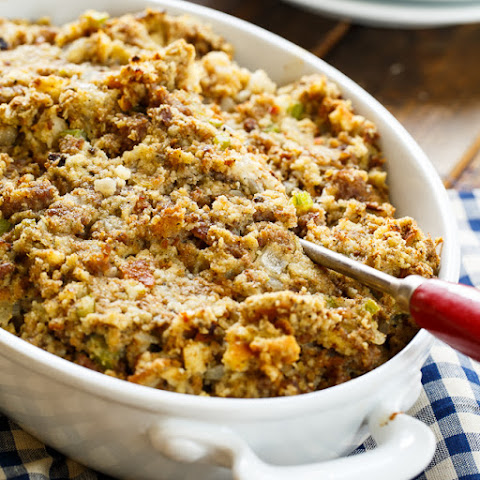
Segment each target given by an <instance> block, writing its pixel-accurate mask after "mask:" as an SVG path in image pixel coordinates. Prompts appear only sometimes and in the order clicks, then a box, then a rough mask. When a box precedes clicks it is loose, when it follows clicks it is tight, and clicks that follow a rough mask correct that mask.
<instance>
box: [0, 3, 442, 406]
mask: <svg viewBox="0 0 480 480" xmlns="http://www.w3.org/2000/svg"><path fill="white" fill-rule="evenodd" d="M0 37H1V38H0V48H1V52H0V71H1V76H0V150H1V154H0V322H1V326H2V327H3V328H4V329H6V330H8V331H9V332H11V333H14V334H16V335H18V336H20V337H21V338H23V339H24V340H26V341H28V342H30V343H32V344H34V345H37V346H39V347H41V348H43V349H45V350H47V351H49V352H52V353H54V354H56V355H59V356H61V357H63V358H66V359H68V360H71V361H73V362H75V363H78V364H80V365H83V366H85V367H88V368H91V369H94V370H97V371H100V372H104V373H106V374H108V375H111V376H115V377H118V378H122V379H126V380H129V381H131V382H135V383H139V384H142V385H147V386H150V387H154V388H160V389H164V390H170V391H175V392H180V393H189V394H198V395H214V396H221V397H268V396H279V395H295V394H300V393H307V392H311V391H315V390H319V389H322V388H325V387H328V386H331V385H335V384H338V383H341V382H344V381H347V380H349V379H351V378H353V377H356V376H358V375H361V374H363V373H365V372H367V371H369V370H371V369H373V368H375V367H377V366H378V365H380V364H382V363H384V362H385V361H386V360H388V359H389V358H390V357H392V356H393V355H394V354H395V353H397V352H398V351H399V350H400V349H401V348H403V347H404V346H405V345H406V343H408V341H409V340H410V339H411V338H412V337H413V335H414V334H415V333H416V330H417V329H416V327H415V326H414V325H413V323H412V322H411V320H410V318H409V317H408V316H407V315H405V314H403V313H401V312H400V310H399V309H398V307H397V305H396V304H395V302H394V301H393V299H392V298H391V297H390V296H388V295H386V294H381V293H379V292H376V291H372V290H371V289H369V288H367V287H365V286H363V285H361V284H359V283H358V282H356V281H354V280H351V279H348V278H346V277H344V276H342V275H340V274H337V273H335V272H332V271H329V270H327V269H324V268H322V267H320V266H318V265H315V264H314V263H313V262H312V261H311V260H310V259H309V258H308V257H307V256H306V255H305V254H304V253H303V251H302V248H301V246H300V244H299V242H298V236H300V237H303V238H306V239H307V240H310V241H312V242H316V243H319V244H321V245H323V246H326V247H328V248H330V249H332V250H335V251H337V252H340V253H343V254H345V255H348V256H350V257H352V258H355V259H357V260H359V261H362V262H364V263H366V264H368V265H370V266H373V267H375V268H378V269H380V270H383V271H385V272H387V273H389V274H391V275H394V276H397V277H404V276H406V275H409V274H418V275H422V276H425V277H431V276H433V275H435V274H436V273H437V270H438V266H439V257H438V254H437V247H438V245H439V243H440V240H435V241H434V240H432V239H431V238H430V237H429V236H427V235H425V234H423V233H422V231H421V230H420V229H419V227H418V226H417V224H416V223H415V221H414V220H413V219H411V218H408V217H406V218H400V219H396V218H394V213H395V210H394V207H393V206H392V205H391V204H390V203H389V200H388V189H387V186H386V173H385V171H384V169H383V164H384V158H383V155H382V152H381V150H380V148H379V143H378V133H377V130H376V127H375V125H374V124H373V123H372V122H370V121H369V120H367V119H365V118H363V117H362V116H360V115H357V114H355V112H354V110H353V108H352V106H351V104H350V102H349V101H348V100H346V99H344V98H343V97H342V95H341V92H340V91H339V90H338V88H337V87H336V85H334V84H332V83H331V82H330V81H329V80H328V79H326V78H325V77H323V76H321V75H312V76H308V77H303V78H301V79H299V80H298V81H296V82H294V83H292V84H289V85H285V86H281V87H279V86H277V85H275V83H274V82H273V81H272V80H270V79H269V77H268V76H267V74H266V73H265V72H263V71H261V70H258V71H255V72H250V71H248V70H246V69H244V68H242V67H240V66H238V65H237V64H236V63H235V62H234V60H233V59H232V54H233V50H232V47H231V45H229V44H228V43H227V42H225V41H224V40H223V39H222V38H221V37H219V36H218V35H216V34H215V33H214V32H212V31H211V29H210V28H209V27H207V26H205V25H202V24H200V23H198V22H197V21H195V20H194V19H191V18H189V17H186V16H183V17H171V16H169V15H167V14H165V13H164V12H160V11H155V10H146V11H144V12H142V13H139V14H135V15H133V14H132V15H125V16H122V17H119V18H109V17H108V15H106V14H104V13H101V12H95V11H88V12H86V13H85V14H84V15H82V16H81V17H80V18H79V19H78V20H77V21H75V22H73V23H70V24H67V25H64V26H61V27H56V26H52V25H50V24H49V22H48V20H46V19H42V20H39V21H38V22H37V23H28V22H25V21H9V20H6V19H2V20H0Z"/></svg>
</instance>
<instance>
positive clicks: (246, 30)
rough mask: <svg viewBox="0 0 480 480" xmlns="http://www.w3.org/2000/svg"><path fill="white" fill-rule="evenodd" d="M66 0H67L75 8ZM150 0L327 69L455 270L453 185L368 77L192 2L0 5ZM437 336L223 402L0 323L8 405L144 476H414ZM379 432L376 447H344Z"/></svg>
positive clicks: (68, 13)
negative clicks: (378, 140) (127, 378)
mask: <svg viewBox="0 0 480 480" xmlns="http://www.w3.org/2000/svg"><path fill="white" fill-rule="evenodd" d="M67 5H68V6H67ZM146 6H156V7H159V8H165V9H167V10H168V11H169V12H171V13H173V14H176V13H183V12H189V13H191V14H192V15H195V16H197V17H198V18H201V19H203V20H205V21H207V22H208V23H210V24H211V25H212V26H213V27H214V28H215V30H216V31H217V32H219V33H221V34H223V35H224V36H225V37H226V38H227V39H228V40H230V41H231V42H232V43H233V44H234V45H235V47H236V57H237V60H238V61H239V62H240V63H241V64H242V65H244V66H247V67H249V68H251V69H256V68H263V69H265V70H266V71H267V72H268V73H269V74H270V76H271V77H272V78H273V79H274V80H276V81H277V82H278V83H284V82H287V81H290V80H293V79H294V78H297V77H299V76H300V75H302V74H306V73H311V72H324V73H325V74H326V75H328V76H329V77H330V78H331V79H333V80H334V81H335V82H336V83H337V84H338V85H339V86H340V87H341V89H342V91H343V92H344V95H345V96H346V97H348V98H351V99H352V100H353V103H354V105H355V107H356V109H357V111H358V112H360V113H362V114H364V115H366V116H367V117H368V118H370V119H371V120H373V121H374V122H376V124H377V125H378V127H379V130H380V132H381V136H382V145H383V149H384V152H385V154H386V156H387V158H388V170H389V178H390V181H389V183H390V188H391V195H392V199H393V202H394V204H395V205H397V206H398V213H399V215H405V214H408V215H412V216H414V217H415V218H416V219H417V220H418V221H419V223H420V225H421V226H422V227H423V229H424V230H425V231H427V232H429V233H430V234H431V235H432V236H442V237H443V238H444V240H445V243H444V247H443V254H442V265H441V271H440V277H441V278H443V279H445V280H452V281H455V280H457V279H458V269H459V254H458V250H457V244H456V239H455V225H454V221H453V216H452V214H451V212H450V208H449V203H448V198H447V195H446V192H445V190H444V189H443V186H442V184H441V182H440V180H439V178H438V176H437V174H436V172H435V170H434V168H433V167H432V165H431V164H430V163H429V161H428V160H427V158H426V157H425V155H424V154H423V153H422V151H421V150H420V148H419V147H418V146H417V145H416V143H415V142H414V141H413V140H412V138H411V137H410V136H409V135H408V134H407V132H406V131H405V130H404V129H403V128H402V127H401V126H400V124H399V123H398V122H397V121H396V120H395V119H394V118H393V117H392V116H391V115H390V114H389V113H388V112H387V111H386V110H385V109H384V108H383V107H382V106H381V105H379V104H378V103H377V102H376V101H375V100H374V99H373V98H372V97H371V96H369V95H368V94H367V93H366V92H365V91H363V90H362V89H361V88H360V87H359V86H357V85H356V84H355V83H353V82H352V81H351V80H349V79H348V78H346V77H345V76H344V75H342V74H341V73H339V72H338V71H337V70H335V69H333V68H332V67H330V66H329V65H327V64H326V63H324V62H323V61H321V60H319V59H318V58H316V57H315V56H313V55H311V54H309V53H308V52H306V51H304V50H302V49H300V48H298V47H296V46H295V45H292V44H291V43H289V42H287V41H285V40H282V39H280V38H279V37H277V36H275V35H273V34H270V33H268V32H266V31H264V30H261V29H259V28H257V27H254V26H252V25H250V24H247V23H245V22H243V21H240V20H238V19H235V18H232V17H229V16H227V15H224V14H221V13H218V12H215V11H212V10H210V9H207V8H204V7H200V6H197V5H193V4H190V3H186V2H182V1H167V0H158V1H153V0H150V1H145V0H143V1H142V0H116V1H115V2H114V1H108V0H82V1H81V2H69V3H68V4H67V3H66V2H64V1H63V0H43V1H42V2H37V1H36V0H22V1H18V0H3V1H2V2H1V3H0V15H1V16H7V17H12V18H13V17H26V18H31V19H34V18H38V17H41V16H44V15H49V16H51V17H52V20H53V21H54V22H65V21H68V20H71V19H73V18H74V17H75V16H77V15H78V14H80V13H81V12H82V11H84V10H85V9H87V8H96V9H98V10H107V11H109V12H110V13H111V14H112V15H115V14H121V13H125V12H127V11H136V10H140V9H142V8H144V7H146ZM431 341H432V337H430V335H429V334H428V333H426V332H425V331H421V332H419V334H418V335H417V336H416V337H415V338H414V339H413V340H412V341H411V342H410V344H409V345H408V346H407V347H406V348H405V349H404V350H403V351H401V352H400V353H399V354H398V355H396V356H395V357H394V358H393V359H391V360H390V361H389V362H387V363H386V364H384V365H382V366H381V367H379V368H377V369H375V370H374V371H371V372H369V373H367V374H366V375H363V376H362V377H359V378H357V379H355V380H352V381H349V382H347V383H345V384H342V385H339V386H335V387H333V388H329V389H326V390H323V391H319V392H315V393H311V394H306V395H300V396H297V397H288V398H272V399H260V400H259V399H220V398H204V397H195V396H189V395H182V394H176V393H170V392H164V391H160V390H154V389H150V388H147V387H143V386H139V385H134V384H130V383H128V382H124V381H121V380H117V379H114V378H110V377H108V376H105V375H102V374H100V373H96V372H93V371H90V370H88V369H86V368H83V367H80V366H78V365H74V364H72V363H69V362H67V361H65V360H63V359H61V358H58V357H55V356H54V355H51V354H49V353H47V352H45V351H43V350H40V349H38V348H36V347H33V346H32V345H30V344H27V343H25V342H24V341H22V340H20V339H19V338H17V337H15V336H13V335H10V334H9V333H7V332H5V331H3V330H0V408H1V409H2V410H3V412H5V413H6V414H7V415H8V416H9V417H11V418H12V419H14V420H15V421H16V422H18V423H19V424H20V425H22V426H23V427H24V428H25V429H26V430H28V431H29V432H31V433H32V434H34V435H35V436H36V437H38V438H39V439H41V440H42V441H44V442H46V443H47V444H49V445H51V446H53V447H55V448H57V449H58V450H60V451H62V452H64V453H65V454H66V455H68V456H70V457H72V458H74V459H76V460H78V461H80V462H82V463H84V464H86V465H89V466H91V467H93V468H96V469H98V470H101V471H103V472H106V473H108V474H111V475H114V476H117V477H121V478H135V479H200V478H208V479H221V478H231V477H232V472H233V476H234V477H235V478H237V479H242V480H247V479H249V480H250V479H256V478H258V479H263V480H264V479H270V478H271V479H273V478H275V479H277V480H281V479H287V478H288V479H292V478H295V479H296V480H303V479H307V478H312V479H313V478H315V479H320V478H322V479H329V478H332V479H333V478H335V479H352V478H355V479H356V480H361V479H369V480H374V479H379V480H383V479H385V478H389V479H390V480H394V479H399V480H400V479H407V478H411V477H413V476H414V475H415V474H417V473H419V472H420V471H421V470H422V469H424V468H425V467H426V466H427V464H428V463H429V461H430V459H431V457H432V455H433V451H434V439H433V435H432V433H431V431H430V430H429V428H428V427H427V426H426V425H424V424H423V423H421V422H419V421H418V420H415V419H413V418H411V417H409V416H407V415H405V414H402V413H399V412H403V411H406V410H407V409H408V408H409V407H410V406H411V405H412V404H413V403H414V402H415V400H416V399H417V397H418V394H419V392H420V388H421V382H420V376H421V374H420V368H421V366H422V364H423V362H424V360H425V358H426V356H427V354H428V351H429V348H430V345H431ZM368 432H370V433H372V434H373V436H374V438H375V439H376V440H377V443H378V444H379V447H378V448H377V449H376V450H374V451H372V452H370V453H367V454H362V455H357V456H354V457H348V458H339V457H341V456H342V455H345V454H346V453H348V452H349V451H351V450H352V449H353V448H354V447H355V446H356V445H358V444H359V443H360V442H361V441H362V440H363V439H364V438H365V437H366V435H367V434H368Z"/></svg>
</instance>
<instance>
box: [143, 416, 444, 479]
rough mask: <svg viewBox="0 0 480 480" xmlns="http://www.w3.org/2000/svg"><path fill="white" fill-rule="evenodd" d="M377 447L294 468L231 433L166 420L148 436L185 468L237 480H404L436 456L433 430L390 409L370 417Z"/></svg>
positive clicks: (152, 429) (185, 421)
mask: <svg viewBox="0 0 480 480" xmlns="http://www.w3.org/2000/svg"><path fill="white" fill-rule="evenodd" d="M368 425H369V429H370V433H371V434H372V436H373V438H374V439H375V441H376V442H377V445H378V446H377V448H376V449H374V450H371V451H369V452H366V453H362V454H359V455H354V456H351V457H344V458H336V459H333V460H327V461H324V462H320V463H311V464H306V465H295V466H277V465H270V464H267V463H265V462H263V461H262V460H260V458H258V456H257V455H256V454H255V453H254V452H253V450H252V449H251V448H250V447H249V446H248V444H247V443H246V442H245V441H244V440H243V439H242V438H240V437H239V436H238V435H237V434H236V433H234V432H233V431H232V430H231V429H230V428H227V427H223V426H219V425H212V424H207V423H201V422H196V421H191V420H183V419H172V418H166V419H165V420H161V421H159V422H157V424H156V425H154V426H153V427H152V428H151V429H150V431H149V436H150V440H151V442H152V445H153V446H154V448H155V449H156V450H158V451H159V452H161V453H162V454H164V455H165V456H167V457H169V458H171V459H173V460H176V461H179V462H186V463H194V462H201V463H208V464H213V465H218V466H222V467H227V468H230V469H231V470H232V473H233V478H234V479H235V480H291V479H292V478H295V479H296V480H314V479H315V480H318V479H319V478H321V479H322V480H326V479H335V480H350V479H352V478H355V479H356V480H366V479H368V480H384V479H385V478H387V477H388V478H389V480H406V479H410V478H413V477H414V476H415V475H417V474H419V473H420V472H422V471H423V470H424V469H425V467H426V466H427V465H428V464H429V462H430V460H431V459H432V457H433V454H434V452H435V446H436V442H435V438H434V435H433V433H432V431H431V430H430V429H429V428H428V426H427V425H425V424H424V423H422V422H421V421H419V420H417V419H415V418H413V417H410V416H409V415H406V414H404V413H403V412H395V411H393V410H392V409H391V408H390V409H388V408H379V409H375V411H374V412H373V413H372V414H370V416H369V418H368Z"/></svg>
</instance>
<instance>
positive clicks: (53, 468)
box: [0, 190, 480, 480]
mask: <svg viewBox="0 0 480 480" xmlns="http://www.w3.org/2000/svg"><path fill="white" fill-rule="evenodd" d="M449 195H450V199H451V201H452V205H453V208H454V212H455V215H456V218H457V221H458V227H459V236H460V242H461V247H462V269H461V274H460V282H461V283H465V284H467V285H475V286H478V287H480V190H474V191H472V192H454V191H450V192H449ZM422 384H423V390H422V393H421V395H420V398H419V399H418V401H417V402H416V404H415V405H414V407H413V408H412V409H411V410H410V412H409V413H410V414H411V415H413V416H415V417H416V418H418V419H420V420H422V421H423V422H424V423H426V424H427V425H428V426H430V428H431V429H432V431H433V432H434V433H435V435H436V437H437V449H436V452H435V456H434V458H433V460H432V462H431V463H430V465H429V466H428V468H427V469H426V470H425V472H424V473H422V474H421V475H419V476H418V477H417V479H416V480H457V479H459V480H480V364H479V363H477V362H475V361H473V360H471V359H469V358H468V357H465V356H464V355H461V354H459V353H457V352H456V351H454V350H453V349H451V348H450V347H448V346H446V345H444V344H443V343H441V342H439V341H438V342H436V343H435V345H434V346H433V347H432V350H431V353H430V356H429V357H428V359H427V361H426V362H425V365H424V366H423V368H422ZM372 448H375V443H374V441H373V440H372V439H371V438H370V439H368V440H367V441H366V442H365V443H364V444H363V445H362V446H361V447H359V448H358V449H357V450H356V451H355V453H359V452H361V451H365V450H370V449H372ZM109 478H110V477H107V476H105V475H102V474H99V473H96V472H93V471H92V470H89V469H87V468H85V467H82V466H81V465H79V464H77V463H76V462H74V461H72V460H69V459H67V458H65V457H64V456H63V455H61V454H59V453H58V452H56V451H55V450H53V449H51V448H49V447H47V446H45V445H43V444H42V443H41V442H39V441H38V440H36V439H35V438H33V437H31V436H30V435H29V434H27V433H26V432H24V431H23V430H21V429H20V428H19V427H18V426H17V425H15V424H14V423H13V422H12V421H10V420H9V419H7V418H6V417H4V416H2V415H0V480H2V479H9V480H10V479H19V480H47V479H54V480H64V479H73V480H107V479H109ZM386 478H387V477H386Z"/></svg>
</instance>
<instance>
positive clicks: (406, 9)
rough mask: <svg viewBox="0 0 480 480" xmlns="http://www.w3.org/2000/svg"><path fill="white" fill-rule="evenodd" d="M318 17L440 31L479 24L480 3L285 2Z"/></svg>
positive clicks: (428, 0)
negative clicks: (450, 26) (318, 15)
mask: <svg viewBox="0 0 480 480" xmlns="http://www.w3.org/2000/svg"><path fill="white" fill-rule="evenodd" d="M285 1H287V2H289V3H293V4H296V5H299V6H302V7H305V8H307V9H309V10H312V11H314V12H317V13H325V14H328V15H330V16H332V17H335V18H341V19H345V20H352V21H354V22H356V23H361V24H364V25H372V26H381V27H403V28H418V27H440V26H447V25H458V24H464V23H475V22H480V2H478V1H463V0H452V1H450V2H447V1H442V0H440V1H438V0H423V1H414V0H407V1H403V2H402V1H390V2H379V1H375V0H285Z"/></svg>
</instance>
